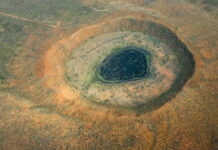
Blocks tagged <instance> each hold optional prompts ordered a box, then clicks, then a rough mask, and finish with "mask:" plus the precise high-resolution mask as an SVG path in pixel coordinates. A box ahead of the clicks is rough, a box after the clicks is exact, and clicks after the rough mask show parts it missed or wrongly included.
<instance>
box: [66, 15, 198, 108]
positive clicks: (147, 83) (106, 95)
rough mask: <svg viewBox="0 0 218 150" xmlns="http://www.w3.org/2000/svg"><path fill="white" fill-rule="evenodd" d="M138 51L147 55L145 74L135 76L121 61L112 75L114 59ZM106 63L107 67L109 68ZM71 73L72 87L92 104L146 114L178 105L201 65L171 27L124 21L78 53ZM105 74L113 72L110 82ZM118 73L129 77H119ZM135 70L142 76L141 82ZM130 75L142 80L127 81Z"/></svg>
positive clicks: (68, 65)
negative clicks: (171, 103)
mask: <svg viewBox="0 0 218 150" xmlns="http://www.w3.org/2000/svg"><path fill="white" fill-rule="evenodd" d="M133 47H134V48H137V49H140V51H141V52H142V53H140V57H141V60H143V53H144V57H146V59H144V61H145V60H146V63H144V65H145V66H144V70H143V71H144V72H143V71H142V72H140V69H136V68H137V67H136V66H135V67H136V68H134V67H133V68H131V69H132V70H131V69H130V68H128V67H124V68H125V69H126V70H125V69H124V68H122V67H120V66H119V65H120V64H119V63H121V64H122V62H119V61H121V60H116V61H117V63H114V64H113V65H114V66H113V67H112V69H111V68H109V67H108V66H107V65H108V62H110V61H111V59H112V56H113V57H114V55H118V54H121V53H122V51H123V50H124V49H125V48H133ZM135 57H136V56H135ZM130 58H131V57H129V58H128V59H130ZM133 58H134V57H133ZM108 59H109V60H108ZM116 61H115V60H113V61H111V62H116ZM133 61H134V59H133ZM118 62H119V63H118ZM102 63H103V64H104V65H105V63H106V67H105V68H104V67H103V66H104V65H102ZM135 63H136V64H137V62H135ZM125 65H126V64H125ZM125 65H124V64H123V65H122V66H125ZM133 66H134V65H133ZM138 66H139V67H140V65H138ZM119 67H120V68H119ZM141 67H143V65H142V66H141ZM66 68H67V74H66V77H67V81H68V83H69V84H70V85H71V87H73V88H75V89H77V90H79V91H80V92H81V96H82V97H83V98H85V99H86V100H88V101H91V102H93V103H96V104H101V105H105V106H118V107H119V108H120V107H125V108H131V109H134V110H136V111H145V110H152V109H154V108H157V107H159V106H161V105H162V104H164V103H165V102H167V101H168V100H170V99H172V98H173V97H174V96H175V95H176V94H177V93H178V92H179V91H180V90H181V89H182V87H183V86H184V84H185V83H186V82H187V80H188V79H189V78H190V77H191V76H192V74H193V72H194V69H195V62H194V59H193V57H192V54H191V53H190V52H189V50H188V48H187V47H186V46H185V45H184V44H183V43H182V42H181V41H180V40H179V38H178V37H177V36H176V35H175V34H174V33H173V32H171V31H170V30H169V29H168V28H166V27H165V26H163V25H161V24H158V23H155V22H152V21H148V20H143V19H134V18H118V19H114V20H113V21H111V22H107V23H105V24H103V25H102V26H101V28H99V30H98V31H96V32H95V33H94V34H93V36H91V37H89V38H88V39H87V40H85V41H83V42H82V43H81V44H80V45H79V46H78V47H76V48H74V49H73V51H72V53H71V56H70V57H69V58H68V60H67V62H66ZM99 68H100V69H99ZM147 68H149V69H147ZM101 69H102V70H104V69H105V70H106V71H108V72H107V75H108V76H107V75H106V76H107V77H102V75H103V76H104V74H102V73H101V72H100V73H99V70H101ZM113 69H115V70H113ZM116 69H118V70H119V69H121V70H122V69H124V70H125V71H123V72H124V73H123V74H122V73H121V74H119V73H117V71H116ZM134 69H136V70H137V71H138V72H139V74H140V73H141V74H142V75H138V76H137V73H136V72H134ZM136 70H135V71H136ZM113 71H114V72H113ZM128 71H130V72H131V71H132V73H133V74H134V73H135V75H136V76H134V75H133V74H132V76H131V73H130V76H129V77H127V76H128V75H127V76H126V75H125V73H127V72H128ZM118 72H119V71H118ZM110 73H111V74H112V75H110ZM116 73H117V75H116ZM143 73H144V74H143ZM148 74H149V75H148ZM99 76H100V77H99ZM99 78H100V80H99ZM102 81H106V82H102ZM126 81H128V82H126ZM108 83H112V84H108Z"/></svg>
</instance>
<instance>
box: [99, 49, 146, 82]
mask: <svg viewBox="0 0 218 150" xmlns="http://www.w3.org/2000/svg"><path fill="white" fill-rule="evenodd" d="M148 58H149V55H148V53H147V52H146V51H145V50H144V49H142V48H138V47H126V48H123V49H121V50H119V51H118V52H114V53H112V54H110V55H109V56H107V57H106V58H105V59H104V60H103V61H102V63H101V65H100V68H99V79H100V80H102V81H103V82H108V83H117V82H127V81H133V80H138V79H142V78H144V77H146V76H147V74H148V60H147V59H148Z"/></svg>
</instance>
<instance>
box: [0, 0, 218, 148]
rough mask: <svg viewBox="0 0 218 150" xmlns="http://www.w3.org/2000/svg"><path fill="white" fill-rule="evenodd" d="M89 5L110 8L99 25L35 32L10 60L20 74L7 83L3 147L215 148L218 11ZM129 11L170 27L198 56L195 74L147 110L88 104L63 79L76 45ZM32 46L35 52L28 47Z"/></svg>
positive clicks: (171, 3) (163, 4) (2, 99)
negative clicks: (138, 112)
mask: <svg viewBox="0 0 218 150" xmlns="http://www.w3.org/2000/svg"><path fill="white" fill-rule="evenodd" d="M83 2H84V5H88V6H89V5H90V6H91V7H93V5H94V4H98V5H99V6H104V7H106V6H105V4H108V5H107V7H108V8H103V9H108V10H109V11H108V12H107V13H106V14H105V13H104V14H103V15H105V17H100V19H97V21H96V23H94V24H91V25H84V26H83V27H81V28H80V29H70V30H69V31H70V33H69V31H68V32H66V31H64V30H62V28H61V25H60V27H58V28H55V29H53V30H52V31H51V32H52V36H50V37H46V36H45V37H46V38H44V39H43V40H42V39H41V40H40V41H39V40H38V39H39V38H40V37H39V36H38V35H31V36H30V37H29V38H28V40H27V41H26V42H25V43H24V45H23V51H22V53H20V54H19V55H18V56H16V57H15V58H14V59H13V60H12V61H11V62H10V63H9V64H10V65H9V67H8V69H9V71H10V73H11V74H12V75H13V76H14V78H13V79H9V80H8V81H7V82H6V83H4V85H1V92H0V128H1V129H0V149H1V150H32V149H34V150H50V149H51V150H52V149H57V150H80V149H81V150H119V149H123V150H130V149H133V150H217V149H218V117H217V116H218V111H217V108H218V102H217V89H218V84H217V81H218V76H217V73H218V68H217V64H218V61H217V55H218V49H217V47H218V42H217V41H218V34H217V33H218V28H217V26H218V21H217V19H216V15H214V13H213V12H207V11H205V10H202V8H203V6H202V5H201V4H200V3H199V4H191V3H188V2H184V1H179V0H156V1H153V2H149V3H148V2H145V1H141V0H136V1H135V0H129V1H128V2H127V1H122V0H121V1H92V0H89V1H88V0H84V1H83ZM200 6H202V7H200ZM96 9H97V8H96ZM98 9H99V8H98ZM214 9H215V11H214V12H215V13H216V9H217V8H214ZM128 15H130V16H134V17H136V18H137V17H143V18H145V17H147V18H148V19H152V20H155V21H156V22H158V23H161V24H163V25H165V26H166V27H168V28H169V29H171V30H172V31H173V32H174V33H175V34H176V35H177V36H178V37H179V38H180V39H181V40H182V41H183V42H184V43H185V44H186V45H187V46H188V48H189V50H190V51H191V52H192V54H193V56H194V58H195V61H196V71H195V73H194V75H193V77H192V78H191V79H190V80H189V81H188V83H187V84H186V85H185V86H184V87H183V89H182V90H181V92H180V93H179V94H178V95H177V96H176V97H175V98H173V99H171V100H170V101H169V102H167V103H166V104H164V105H163V106H162V107H160V108H158V109H156V110H154V111H152V112H148V113H144V114H141V115H136V114H135V113H133V112H128V111H127V112H124V111H119V110H117V109H111V108H107V107H101V106H96V105H94V104H92V103H90V102H87V101H86V100H84V99H82V98H80V91H78V90H76V89H73V88H72V87H70V86H69V85H68V84H67V82H66V79H65V72H66V67H65V60H66V58H67V57H69V55H70V52H71V50H73V49H74V48H76V47H77V46H79V45H80V44H82V41H84V40H85V39H88V38H90V37H91V36H92V35H94V34H96V32H98V30H99V29H100V28H101V26H102V25H103V24H106V23H107V22H108V21H110V20H111V19H112V18H116V17H123V16H128ZM37 32H38V33H39V34H41V35H43V36H44V35H46V34H47V33H46V32H44V31H40V30H39V31H37ZM33 46H34V47H35V49H36V51H30V50H29V48H30V47H33Z"/></svg>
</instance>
